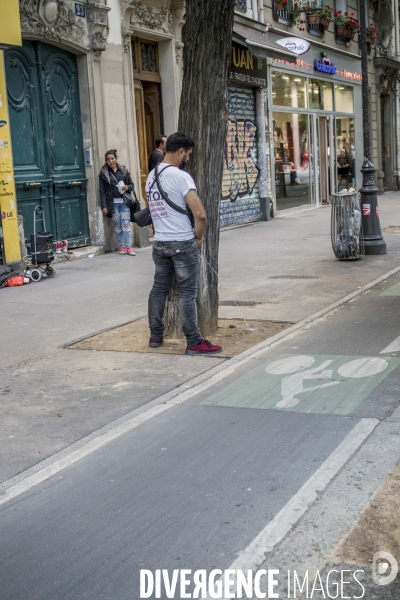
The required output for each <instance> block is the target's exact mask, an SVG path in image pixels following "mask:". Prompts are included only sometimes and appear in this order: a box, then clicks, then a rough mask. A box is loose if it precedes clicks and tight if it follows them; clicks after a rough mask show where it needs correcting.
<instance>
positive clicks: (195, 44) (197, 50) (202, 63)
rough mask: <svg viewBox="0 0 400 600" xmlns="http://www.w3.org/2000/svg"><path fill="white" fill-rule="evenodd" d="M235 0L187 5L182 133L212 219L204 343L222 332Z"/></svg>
mask: <svg viewBox="0 0 400 600" xmlns="http://www.w3.org/2000/svg"><path fill="white" fill-rule="evenodd" d="M234 7H235V1H234V0H217V1H216V0H186V30H185V45H184V49H183V67H184V71H183V83H182V95H181V104H180V109H179V127H178V128H179V131H183V132H185V133H186V134H187V135H190V136H191V137H192V138H193V140H194V141H195V144H196V147H195V148H194V150H193V154H192V156H191V157H190V161H189V164H188V171H189V172H190V174H191V175H192V177H193V178H194V181H195V183H196V185H197V190H198V194H199V196H200V198H201V200H202V202H203V205H204V208H205V210H206V213H207V217H208V225H207V230H206V232H205V235H204V238H203V246H202V250H201V253H200V259H199V260H200V269H199V271H200V273H199V293H198V297H197V308H198V316H199V327H200V331H201V333H202V335H203V337H205V336H207V335H209V334H212V333H214V332H215V331H216V330H217V327H218V249H219V210H220V198H221V186H222V169H223V161H224V157H225V137H226V125H227V120H228V81H229V80H228V77H229V69H230V65H231V56H232V28H233V18H234ZM177 298H178V296H177V290H176V286H174V289H173V290H172V291H171V294H170V296H169V297H168V301H167V307H166V311H165V324H166V333H167V335H177V334H178V332H179V330H180V321H179V316H178V301H177Z"/></svg>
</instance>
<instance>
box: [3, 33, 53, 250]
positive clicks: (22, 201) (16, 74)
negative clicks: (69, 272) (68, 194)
mask: <svg viewBox="0 0 400 600" xmlns="http://www.w3.org/2000/svg"><path fill="white" fill-rule="evenodd" d="M5 68H6V78H7V95H8V105H9V115H10V125H11V139H12V149H13V158H14V175H15V182H16V193H17V206H18V213H19V214H21V215H23V217H24V230H25V240H26V242H27V241H28V240H29V238H30V235H31V233H32V232H33V211H34V208H35V206H36V205H37V204H41V205H42V206H43V209H44V212H45V218H46V225H47V229H48V230H50V231H51V232H52V233H53V235H54V234H55V231H56V227H55V221H54V208H53V206H52V201H51V196H52V195H53V194H52V184H51V185H49V183H50V182H49V179H48V175H47V165H46V156H45V151H44V141H43V138H44V130H43V120H42V108H41V93H40V81H39V76H38V69H37V64H36V51H35V46H34V44H33V42H24V45H23V47H22V48H13V49H11V50H7V51H6V53H5Z"/></svg>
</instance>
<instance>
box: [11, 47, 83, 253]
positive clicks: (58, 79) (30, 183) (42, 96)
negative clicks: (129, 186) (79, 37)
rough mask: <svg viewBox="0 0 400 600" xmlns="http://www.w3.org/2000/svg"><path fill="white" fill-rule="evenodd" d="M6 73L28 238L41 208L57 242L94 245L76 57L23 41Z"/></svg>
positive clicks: (19, 197) (20, 205) (20, 200)
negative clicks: (90, 222) (37, 210)
mask: <svg viewBox="0 0 400 600" xmlns="http://www.w3.org/2000/svg"><path fill="white" fill-rule="evenodd" d="M6 73H7V88H8V96H9V104H10V123H11V134H12V143H13V154H14V164H15V178H16V187H17V203H18V212H19V213H20V214H22V215H23V217H24V227H25V236H26V239H29V236H30V234H31V233H32V231H33V211H34V208H35V206H36V205H37V204H41V205H42V206H43V208H44V211H45V218H46V225H47V230H48V231H51V233H52V234H53V235H54V239H55V240H57V239H59V240H61V239H67V240H68V241H69V244H70V245H71V246H82V245H86V244H90V237H89V223H88V211H87V198H86V178H85V170H84V160H83V141H82V127H81V117H80V105H79V87H78V71H77V67H76V58H75V56H74V55H73V54H70V53H69V52H67V51H65V50H62V49H60V48H56V47H54V46H50V45H49V44H43V43H41V42H25V41H24V43H23V47H22V48H16V49H12V50H7V52H6ZM77 182H78V184H77Z"/></svg>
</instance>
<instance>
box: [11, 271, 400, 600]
mask: <svg viewBox="0 0 400 600" xmlns="http://www.w3.org/2000/svg"><path fill="white" fill-rule="evenodd" d="M399 282H400V277H399V276H395V277H392V278H390V279H389V280H388V281H387V282H385V283H383V284H381V285H379V286H377V287H376V288H374V290H372V291H371V292H369V293H366V294H364V295H362V296H361V297H359V298H358V299H356V300H354V301H352V302H351V303H349V304H347V305H345V306H343V307H342V308H341V309H339V310H337V311H336V312H334V313H332V314H331V315H329V316H328V317H326V318H324V319H322V320H320V321H318V322H315V323H314V324H312V325H311V326H308V328H306V329H304V330H302V331H301V332H299V333H297V334H296V335H295V336H292V337H290V338H289V339H287V340H286V341H285V342H284V343H282V344H280V345H279V346H277V347H276V348H275V349H273V350H271V351H269V352H265V355H261V356H257V357H255V358H253V359H252V360H250V361H248V362H247V363H246V364H244V365H241V366H239V367H238V369H237V370H235V371H234V372H233V373H232V372H231V374H228V375H227V376H226V377H225V378H224V379H222V378H221V381H220V382H219V383H216V385H215V386H213V387H211V388H209V389H207V390H206V391H203V392H200V393H198V394H197V395H194V394H193V395H192V397H191V398H190V399H189V400H188V401H187V402H185V403H182V404H177V405H174V406H173V407H172V408H170V409H169V410H167V411H165V412H163V413H160V414H158V415H157V416H155V417H153V418H152V419H149V420H148V421H147V422H145V423H143V424H141V425H140V426H138V427H136V428H135V429H133V430H131V431H129V432H128V433H125V434H124V435H122V436H120V437H118V438H117V439H115V440H114V441H112V442H110V443H109V444H107V445H105V446H103V447H102V448H100V449H99V450H97V451H95V452H93V453H92V454H90V455H88V456H86V457H85V458H82V459H81V460H79V461H77V462H75V463H74V464H73V465H71V466H70V467H68V468H65V469H64V470H62V471H60V472H59V473H57V474H56V475H54V476H52V477H50V478H48V479H47V480H46V481H44V482H43V483H40V484H39V485H36V486H34V487H32V488H31V489H29V490H28V491H26V492H25V493H23V494H20V495H18V496H17V497H16V498H14V499H12V500H10V501H8V502H6V503H4V504H3V505H1V506H0V535H1V540H2V543H1V550H0V590H1V593H0V597H1V600H39V599H40V600H41V599H43V600H44V599H46V600H49V599H51V600H128V599H129V600H132V599H136V598H139V597H140V595H139V573H140V569H149V570H151V571H154V570H155V569H168V570H169V571H170V572H172V570H173V569H191V570H192V571H193V570H197V569H206V570H207V571H210V570H211V569H227V568H228V567H229V566H231V565H232V564H235V561H238V560H239V562H240V560H241V559H242V557H243V556H247V555H248V556H249V561H250V562H249V563H248V564H251V565H252V567H254V568H256V567H258V566H259V564H260V561H259V562H258V563H257V556H259V550H258V555H257V552H256V551H255V550H254V549H252V548H253V546H254V545H253V546H252V542H253V540H254V539H255V538H256V537H257V536H258V535H259V534H260V532H262V531H263V530H264V529H265V528H268V525H269V524H271V523H273V520H274V517H276V515H277V514H278V513H279V512H280V511H284V510H285V507H287V506H288V503H289V502H291V501H293V499H296V498H298V495H299V490H300V489H302V487H303V486H305V485H307V482H309V481H310V480H312V478H313V477H314V478H317V479H318V478H319V479H318V481H321V472H322V473H323V472H324V468H325V467H324V465H326V464H327V461H329V459H330V458H329V457H331V456H332V453H335V452H336V453H338V454H337V455H338V456H339V458H340V457H342V459H343V462H342V463H341V464H339V466H338V469H340V468H341V466H343V465H344V464H346V462H347V461H348V459H349V457H350V460H351V459H352V458H351V456H352V454H351V452H350V455H349V456H347V457H346V453H345V450H344V448H345V447H346V444H347V445H349V444H350V445H351V443H352V439H353V437H354V436H355V432H359V431H360V430H361V429H362V428H363V427H364V429H365V431H366V433H365V435H364V438H361V442H360V445H362V444H363V443H364V442H365V440H366V439H367V438H368V435H369V434H368V428H369V427H370V426H371V431H372V429H373V428H374V427H375V424H376V425H377V426H378V427H379V424H378V423H382V422H384V421H385V419H386V418H387V417H388V416H389V415H390V414H391V413H392V412H393V410H394V409H395V408H396V407H397V406H398V404H399V394H398V390H399V372H400V369H399V366H400V345H399V346H398V347H399V350H398V351H397V350H393V348H392V349H391V350H390V351H389V352H385V353H383V354H382V352H383V351H384V350H385V349H386V348H387V347H388V346H389V345H390V344H391V343H392V342H393V341H394V340H395V339H396V338H397V337H398V336H399V335H400V313H399V310H398V305H399V301H400V298H399V297H398V296H397V293H399V294H400V291H397V290H398V287H399V286H398V287H396V285H397V284H399ZM393 286H395V287H393ZM227 366H228V363H227ZM352 436H353V437H352ZM335 456H336V455H335ZM338 460H339V459H338ZM337 472H338V470H337V471H336V472H335V471H334V470H333V471H332V472H331V475H329V476H328V478H327V482H329V481H330V478H331V479H332V478H334V477H335V476H336V473H337ZM310 478H311V479H310ZM317 488H318V486H317ZM319 494H320V495H324V494H329V487H328V486H327V485H326V484H324V488H323V489H322V488H319ZM300 501H301V499H300V500H299V502H300ZM299 506H300V505H299ZM295 510H296V509H295ZM299 510H300V509H299ZM278 520H279V519H278ZM283 521H284V519H283V518H282V519H281V522H280V523H278V525H277V526H278V528H279V527H280V528H281V530H280V533H277V534H276V535H277V536H278V538H277V539H278V543H279V535H281V537H284V535H285V530H284V526H285V524H284V522H283ZM249 548H250V551H249V552H248V553H247V554H246V553H244V551H245V550H246V549H249ZM304 550H305V552H307V548H305V549H304ZM251 560H253V563H251ZM276 567H277V568H279V565H276ZM151 597H154V596H151ZM161 597H162V598H166V597H167V596H166V595H165V593H163V594H162V595H161ZM174 597H175V598H179V597H181V596H180V595H179V593H177V594H176V595H175V596H174ZM282 597H283V596H282Z"/></svg>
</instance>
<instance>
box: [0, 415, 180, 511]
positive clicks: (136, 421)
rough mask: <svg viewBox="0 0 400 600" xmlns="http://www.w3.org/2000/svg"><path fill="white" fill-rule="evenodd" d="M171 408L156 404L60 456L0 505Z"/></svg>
mask: <svg viewBox="0 0 400 600" xmlns="http://www.w3.org/2000/svg"><path fill="white" fill-rule="evenodd" d="M170 408H173V404H161V405H159V406H155V407H154V408H150V409H149V410H148V411H146V412H145V413H142V414H141V415H138V416H137V417H134V418H133V419H130V420H129V421H126V423H123V424H122V425H119V426H118V427H115V428H114V429H112V430H111V431H108V432H107V433H105V434H104V435H101V436H98V437H96V438H95V439H94V440H92V441H91V442H89V443H88V444H86V445H85V446H82V448H79V449H78V450H75V451H74V452H71V453H70V454H68V455H67V456H64V457H63V458H60V459H59V460H57V461H55V462H54V463H52V464H51V465H49V466H47V467H45V468H44V469H41V470H40V471H38V472H37V473H35V474H34V475H31V476H30V477H27V478H26V479H24V480H23V481H21V482H19V483H17V484H16V485H14V486H12V487H10V488H9V489H8V490H7V491H6V493H5V494H4V496H0V505H2V504H5V503H6V502H8V501H9V500H11V499H12V498H15V497H16V496H19V495H20V494H23V493H24V492H26V491H28V490H29V489H30V488H32V487H34V486H35V485H38V484H39V483H42V482H43V481H45V480H46V479H48V478H49V477H51V476H52V475H55V474H56V473H59V472H60V471H61V470H62V469H65V468H66V467H69V466H71V465H72V464H74V463H75V462H77V461H78V460H81V458H84V457H85V456H88V454H92V452H95V451H96V450H98V449H99V448H101V447H102V446H105V445H106V444H108V443H109V442H112V441H113V440H115V439H116V438H118V437H120V436H121V435H123V434H124V433H126V432H127V431H131V430H132V429H134V428H135V427H138V426H139V425H141V424H142V423H145V422H146V421H148V420H149V419H152V418H153V417H156V416H157V415H159V414H161V413H163V412H165V411H166V410H169V409H170Z"/></svg>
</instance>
